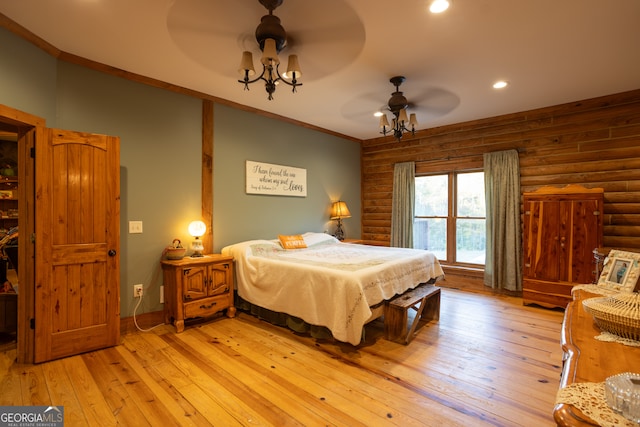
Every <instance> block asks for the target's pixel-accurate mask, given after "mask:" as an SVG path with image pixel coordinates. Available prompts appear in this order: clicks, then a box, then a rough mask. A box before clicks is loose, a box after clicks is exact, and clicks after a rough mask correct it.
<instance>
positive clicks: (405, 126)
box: [376, 76, 418, 141]
mask: <svg viewBox="0 0 640 427" xmlns="http://www.w3.org/2000/svg"><path fill="white" fill-rule="evenodd" d="M389 81H390V82H391V84H392V85H394V86H395V87H396V90H395V92H393V93H392V94H391V98H389V101H388V102H387V107H386V108H387V109H388V110H389V111H391V114H393V118H392V123H393V124H392V125H391V126H390V125H389V121H388V120H387V115H386V114H385V113H383V112H382V111H380V112H378V113H376V115H377V116H379V117H380V128H381V129H382V131H381V132H380V133H382V134H383V135H385V136H386V135H387V133H393V136H394V137H395V138H396V139H397V140H398V141H400V140H401V139H402V135H403V134H404V133H405V132H411V135H412V136H413V135H415V134H416V126H418V120H417V119H416V114H415V113H411V115H410V116H407V107H409V101H407V98H406V97H405V96H404V94H403V93H402V92H401V91H400V85H401V84H402V83H403V82H404V81H405V77H404V76H395V77H391V79H389Z"/></svg>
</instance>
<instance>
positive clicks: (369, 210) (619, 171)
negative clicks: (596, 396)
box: [361, 90, 640, 252]
mask: <svg viewBox="0 0 640 427" xmlns="http://www.w3.org/2000/svg"><path fill="white" fill-rule="evenodd" d="M509 149H516V150H518V152H519V154H520V179H521V181H520V184H521V191H522V192H527V191H533V190H535V189H537V188H539V187H541V186H546V185H552V186H557V187H564V186H566V185H568V184H580V185H583V186H585V187H587V188H593V187H601V188H604V191H605V193H604V216H603V220H604V221H603V223H604V233H603V234H604V239H603V245H604V248H603V249H604V250H608V249H611V248H617V249H626V250H631V251H634V252H640V90H635V91H631V92H625V93H620V94H615V95H609V96H605V97H600V98H594V99H589V100H584V101H577V102H572V103H568V104H562V105H557V106H553V107H546V108H541V109H537V110H531V111H526V112H521V113H513V114H508V115H504V116H498V117H492V118H488V119H481V120H475V121H471V122H466V123H460V124H455V125H450V126H442V127H438V128H434V129H427V130H424V131H420V132H417V133H416V135H415V137H411V135H410V134H409V135H408V136H405V137H403V140H402V141H401V142H396V141H395V139H393V138H389V137H386V138H376V139H370V140H366V141H363V146H362V199H363V200H362V233H361V237H362V239H363V240H370V241H375V242H378V243H380V244H388V243H389V242H390V232H391V199H392V197H391V195H392V183H393V167H394V164H395V163H399V162H406V161H415V162H416V175H426V174H432V173H438V172H443V171H451V170H468V169H474V168H475V169H479V168H482V163H483V160H482V157H483V154H484V153H487V152H492V151H501V150H509Z"/></svg>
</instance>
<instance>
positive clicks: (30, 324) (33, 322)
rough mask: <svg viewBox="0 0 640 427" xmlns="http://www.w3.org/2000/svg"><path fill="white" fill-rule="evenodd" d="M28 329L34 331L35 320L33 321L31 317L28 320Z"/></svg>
mask: <svg viewBox="0 0 640 427" xmlns="http://www.w3.org/2000/svg"><path fill="white" fill-rule="evenodd" d="M29 327H30V328H31V329H35V328H36V319H34V318H33V317H32V318H31V319H29Z"/></svg>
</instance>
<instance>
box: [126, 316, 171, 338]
mask: <svg viewBox="0 0 640 427" xmlns="http://www.w3.org/2000/svg"><path fill="white" fill-rule="evenodd" d="M136 322H137V323H138V326H140V328H142V329H149V328H151V327H153V326H156V325H159V324H164V311H152V312H150V313H142V314H136ZM137 330H138V328H136V325H135V323H134V321H133V316H131V317H122V318H121V319H120V335H125V334H129V333H131V332H135V331H137Z"/></svg>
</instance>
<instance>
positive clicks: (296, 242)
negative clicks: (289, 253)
mask: <svg viewBox="0 0 640 427" xmlns="http://www.w3.org/2000/svg"><path fill="white" fill-rule="evenodd" d="M278 239H280V244H281V245H282V247H283V248H285V249H303V248H306V247H307V244H306V243H305V242H304V238H303V237H302V235H301V234H294V235H291V236H284V235H282V234H280V235H278Z"/></svg>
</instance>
